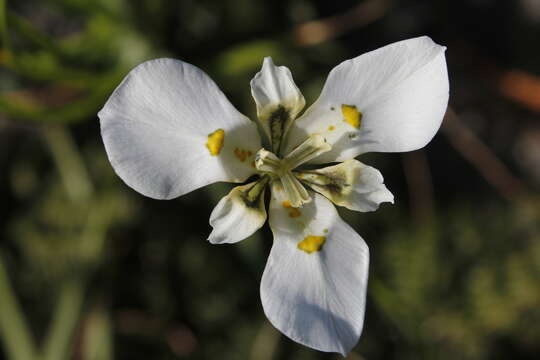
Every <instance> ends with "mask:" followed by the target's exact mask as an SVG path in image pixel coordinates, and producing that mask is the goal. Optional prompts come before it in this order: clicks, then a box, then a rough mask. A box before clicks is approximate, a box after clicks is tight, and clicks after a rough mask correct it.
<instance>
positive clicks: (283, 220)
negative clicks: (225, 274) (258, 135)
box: [261, 187, 369, 355]
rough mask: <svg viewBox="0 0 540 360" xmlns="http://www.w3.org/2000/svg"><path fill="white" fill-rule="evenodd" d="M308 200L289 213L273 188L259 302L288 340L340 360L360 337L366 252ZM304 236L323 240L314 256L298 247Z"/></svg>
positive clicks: (323, 202) (330, 210)
mask: <svg viewBox="0 0 540 360" xmlns="http://www.w3.org/2000/svg"><path fill="white" fill-rule="evenodd" d="M312 196H313V199H314V201H312V202H311V203H309V204H307V205H305V206H304V207H302V208H300V209H291V208H290V207H287V206H286V205H287V204H283V202H282V200H283V197H282V192H280V191H277V190H276V187H274V188H273V189H272V201H271V204H270V227H271V228H272V232H273V234H274V244H273V246H272V250H271V252H270V256H269V258H268V262H267V264H266V268H265V270H264V274H263V277H262V281H261V300H262V304H263V308H264V312H265V314H266V316H267V317H268V319H269V320H270V322H271V323H272V324H273V325H274V326H275V327H276V328H277V329H278V330H280V331H281V332H282V333H284V334H285V335H287V336H288V337H289V338H291V339H292V340H294V341H296V342H298V343H300V344H303V345H306V346H309V347H311V348H314V349H317V350H320V351H327V352H338V353H341V354H342V355H345V354H347V353H348V352H349V351H350V350H351V349H352V348H353V347H354V346H355V345H356V343H357V342H358V339H359V337H360V334H361V332H362V326H363V322H364V308H365V300H366V287H367V278H368V263H369V251H368V247H367V245H366V243H365V242H364V240H363V239H362V238H361V237H360V236H359V235H358V234H357V233H356V232H355V231H354V230H353V229H352V228H351V227H350V226H349V225H347V224H346V223H345V222H344V221H343V220H342V219H341V218H340V217H339V215H338V214H337V212H336V209H335V207H334V205H332V203H330V201H328V200H327V199H326V198H324V197H323V196H322V195H319V194H314V193H312ZM284 205H285V206H284ZM292 210H296V211H292ZM309 236H313V237H314V239H317V237H324V243H323V245H322V248H320V250H319V251H314V252H311V253H308V252H306V251H304V250H301V249H300V248H299V246H301V245H299V243H301V242H303V241H304V242H305V241H306V237H309ZM311 239H313V238H311ZM311 239H309V240H311ZM312 250H313V249H312Z"/></svg>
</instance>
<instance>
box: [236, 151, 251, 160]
mask: <svg viewBox="0 0 540 360" xmlns="http://www.w3.org/2000/svg"><path fill="white" fill-rule="evenodd" d="M251 155H253V153H252V152H251V151H249V150H245V149H240V148H234V156H236V157H237V158H238V160H240V161H241V162H245V161H246V159H247V158H248V157H250V156H251Z"/></svg>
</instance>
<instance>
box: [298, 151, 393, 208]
mask: <svg viewBox="0 0 540 360" xmlns="http://www.w3.org/2000/svg"><path fill="white" fill-rule="evenodd" d="M296 176H297V177H298V178H299V179H300V180H301V181H302V182H303V183H305V184H308V185H309V186H310V187H311V188H312V189H313V190H315V191H317V192H319V193H321V194H323V195H324V196H326V198H328V199H329V200H331V201H332V202H333V203H334V204H336V205H339V206H344V207H346V208H347V209H350V210H356V211H375V210H377V209H378V208H379V205H380V204H381V203H383V202H391V203H394V195H392V193H391V192H390V191H389V190H388V189H387V188H386V186H384V179H383V176H382V175H381V173H380V171H379V170H377V169H375V168H374V167H371V166H368V165H365V164H363V163H361V162H360V161H358V160H354V159H352V160H347V161H345V162H343V163H341V164H337V165H334V166H328V167H325V168H322V169H317V170H310V171H303V172H302V171H300V172H298V173H296Z"/></svg>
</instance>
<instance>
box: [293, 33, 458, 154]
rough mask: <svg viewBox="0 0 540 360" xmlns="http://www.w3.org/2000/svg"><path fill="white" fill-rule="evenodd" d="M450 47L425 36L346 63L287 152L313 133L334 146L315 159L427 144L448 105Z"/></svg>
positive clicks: (300, 122) (307, 114) (295, 132)
mask: <svg viewBox="0 0 540 360" xmlns="http://www.w3.org/2000/svg"><path fill="white" fill-rule="evenodd" d="M445 49H446V48H445V47H443V46H439V45H437V44H436V43H434V42H433V41H432V40H431V39H430V38H429V37H426V36H424V37H419V38H414V39H409V40H405V41H400V42H397V43H394V44H391V45H388V46H385V47H383V48H380V49H377V50H375V51H371V52H369V53H366V54H363V55H361V56H358V57H356V58H354V59H351V60H347V61H345V62H343V63H341V64H340V65H338V66H337V67H335V68H334V69H333V70H332V71H331V72H330V74H329V75H328V79H327V80H326V83H325V85H324V88H323V90H322V93H321V95H320V97H319V99H318V100H317V101H316V102H315V103H314V104H313V105H312V106H311V107H310V108H309V109H308V110H307V111H306V112H305V114H304V115H303V116H302V117H301V118H299V119H298V120H296V122H295V123H294V124H293V127H292V128H291V130H290V133H289V141H288V142H287V148H286V151H290V150H292V149H293V148H294V147H295V146H296V145H298V144H299V143H301V142H302V141H303V140H305V138H306V137H307V136H308V135H310V134H312V133H319V134H321V135H323V136H325V137H326V140H327V141H328V142H329V143H330V144H331V145H332V150H331V151H329V152H327V153H325V154H322V155H321V156H320V157H318V158H316V159H314V160H312V163H325V162H332V161H343V160H347V159H351V158H354V157H355V156H357V155H359V154H361V153H365V152H370V151H376V152H401V151H410V150H415V149H418V148H421V147H423V146H425V145H426V144H427V143H428V142H429V141H430V140H431V139H432V138H433V136H434V135H435V133H436V132H437V130H438V129H439V127H440V124H441V121H442V119H443V116H444V113H445V111H446V107H447V104H448V74H447V69H446V60H445V57H444V51H445ZM342 106H349V107H346V108H345V109H354V107H355V108H356V109H357V110H358V111H359V112H360V113H361V120H360V119H355V120H360V122H359V123H358V122H357V123H354V122H347V121H345V116H344V113H343V111H342ZM357 125H359V126H357Z"/></svg>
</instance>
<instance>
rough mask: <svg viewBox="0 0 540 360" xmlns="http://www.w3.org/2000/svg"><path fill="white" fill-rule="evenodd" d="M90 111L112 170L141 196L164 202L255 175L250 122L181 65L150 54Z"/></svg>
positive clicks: (198, 73)
mask: <svg viewBox="0 0 540 360" xmlns="http://www.w3.org/2000/svg"><path fill="white" fill-rule="evenodd" d="M98 115H99V118H100V121H101V135H102V137H103V142H104V143H105V148H106V150H107V155H108V156H109V160H110V162H111V164H112V166H113V168H114V169H115V171H116V173H117V174H118V175H119V176H120V177H121V178H122V180H124V181H125V182H126V184H128V185H129V186H131V187H132V188H133V189H135V190H137V191H138V192H140V193H142V194H143V195H146V196H149V197H152V198H156V199H171V198H174V197H177V196H180V195H182V194H185V193H187V192H190V191H192V190H194V189H197V188H199V187H202V186H204V185H207V184H210V183H213V182H216V181H231V182H241V181H244V180H245V179H246V178H247V177H249V176H250V175H251V174H253V173H254V172H255V169H254V168H253V167H252V166H250V164H251V162H252V160H253V158H250V157H254V154H255V152H256V151H257V150H258V149H259V148H260V138H259V135H258V133H257V129H256V126H255V124H254V123H252V122H251V121H250V120H249V119H247V118H246V117H245V116H244V115H242V114H240V113H239V112H238V111H237V110H236V109H235V108H234V107H233V106H232V105H231V104H230V102H229V101H228V100H227V98H226V97H225V95H224V94H223V93H222V92H221V91H220V90H219V88H218V87H217V86H216V84H215V83H214V82H213V81H212V80H211V79H210V78H209V77H208V75H206V74H205V73H204V72H203V71H202V70H200V69H198V68H197V67H195V66H193V65H190V64H187V63H185V62H182V61H179V60H173V59H157V60H152V61H148V62H145V63H143V64H141V65H139V66H137V67H136V68H135V69H133V70H132V71H131V72H130V73H129V74H128V75H127V76H126V78H125V79H124V80H123V81H122V83H121V84H120V85H119V86H118V88H116V90H115V91H114V93H113V94H112V95H111V97H110V98H109V100H108V101H107V103H106V104H105V106H104V107H103V109H102V110H101V111H100V112H99V114H98ZM212 135H213V137H210V136H212Z"/></svg>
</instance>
